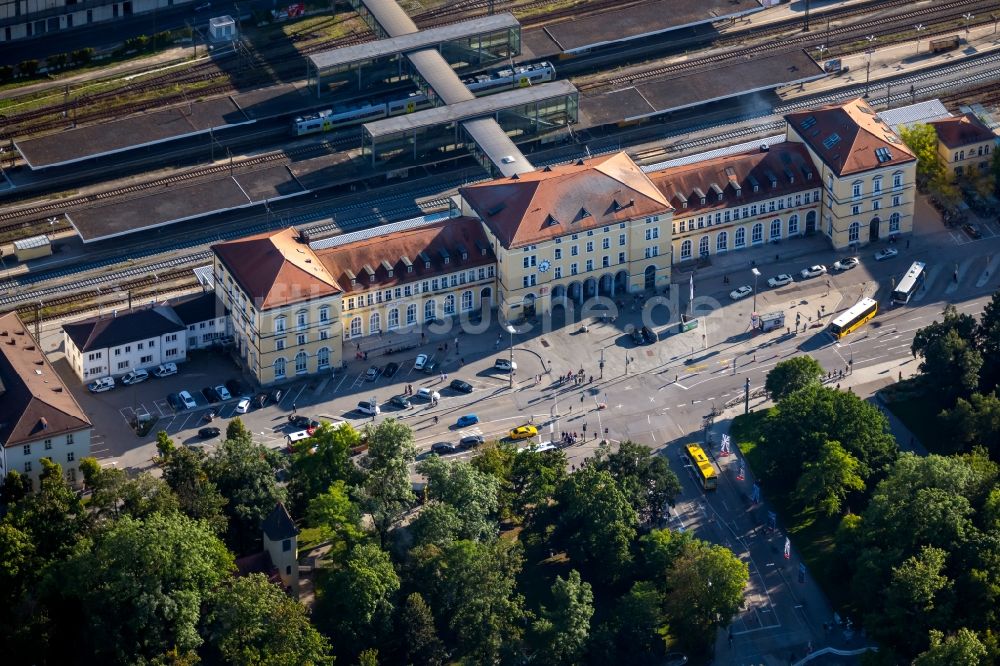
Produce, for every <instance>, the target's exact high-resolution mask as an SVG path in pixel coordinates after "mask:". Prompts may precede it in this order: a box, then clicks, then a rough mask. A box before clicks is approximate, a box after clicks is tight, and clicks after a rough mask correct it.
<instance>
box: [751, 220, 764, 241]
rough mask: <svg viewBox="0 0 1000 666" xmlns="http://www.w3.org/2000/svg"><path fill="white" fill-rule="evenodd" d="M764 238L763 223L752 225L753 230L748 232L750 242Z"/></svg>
mask: <svg viewBox="0 0 1000 666" xmlns="http://www.w3.org/2000/svg"><path fill="white" fill-rule="evenodd" d="M763 240H764V225H763V224H761V223H760V222H758V223H757V224H755V225H753V231H752V232H751V234H750V242H751V243H761V242H763Z"/></svg>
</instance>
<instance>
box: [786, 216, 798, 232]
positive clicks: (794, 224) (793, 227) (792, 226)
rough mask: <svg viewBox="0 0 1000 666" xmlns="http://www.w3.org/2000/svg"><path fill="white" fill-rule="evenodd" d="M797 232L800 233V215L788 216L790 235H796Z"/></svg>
mask: <svg viewBox="0 0 1000 666" xmlns="http://www.w3.org/2000/svg"><path fill="white" fill-rule="evenodd" d="M797 233H799V216H798V215H792V216H791V217H790V218H788V235H789V236H794V235H795V234H797Z"/></svg>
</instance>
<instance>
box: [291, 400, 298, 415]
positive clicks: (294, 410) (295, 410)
mask: <svg viewBox="0 0 1000 666" xmlns="http://www.w3.org/2000/svg"><path fill="white" fill-rule="evenodd" d="M297 411H298V409H296V408H295V403H294V402H293V403H292V414H294V413H296V412H297Z"/></svg>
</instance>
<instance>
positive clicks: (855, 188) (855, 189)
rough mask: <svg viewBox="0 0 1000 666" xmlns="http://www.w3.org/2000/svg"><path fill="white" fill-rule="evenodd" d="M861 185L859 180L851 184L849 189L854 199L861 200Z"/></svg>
mask: <svg viewBox="0 0 1000 666" xmlns="http://www.w3.org/2000/svg"><path fill="white" fill-rule="evenodd" d="M863 185H864V183H862V182H861V181H860V180H856V181H854V182H853V183H851V188H852V189H851V193H852V194H853V195H854V198H855V199H860V198H861V188H862V186H863Z"/></svg>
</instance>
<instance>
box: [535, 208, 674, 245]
mask: <svg viewBox="0 0 1000 666" xmlns="http://www.w3.org/2000/svg"><path fill="white" fill-rule="evenodd" d="M659 219H660V218H659V217H657V216H656V215H651V216H649V217H647V218H646V224H652V223H653V222H657V221H659ZM625 226H626V224H625V223H624V222H619V223H618V228H619V229H624V228H625ZM594 231H595V230H594V229H588V230H587V234H586V235H587V236H593V235H594ZM601 231H602V232H603V233H608V232H609V231H611V227H610V226H607V227H604V228H603V229H602V230H601ZM622 237H624V235H622ZM579 238H580V234H573V235H572V236H570V240H578V239H579ZM562 241H563V237H562V236H559V237H558V238H556V241H555V242H556V245H559V244H560V243H562ZM535 247H536V246H534V245H532V246H531V248H530V249H532V250H534V249H535ZM528 249H529V248H525V250H528Z"/></svg>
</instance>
